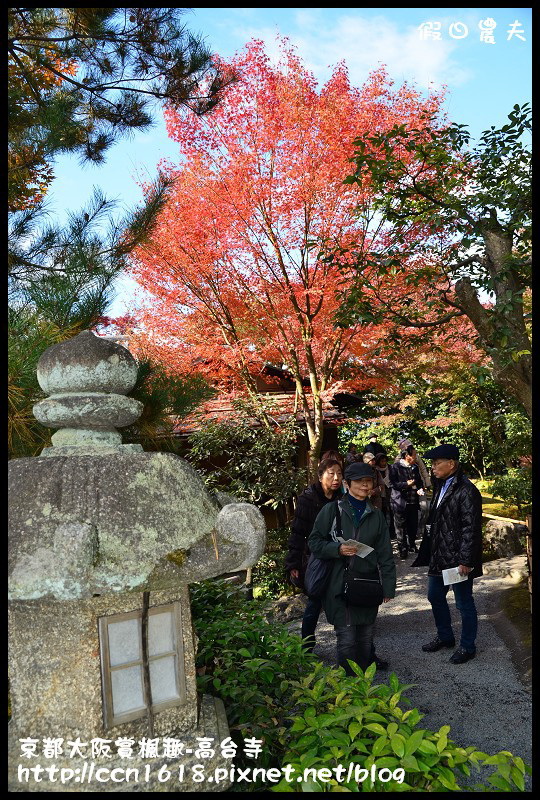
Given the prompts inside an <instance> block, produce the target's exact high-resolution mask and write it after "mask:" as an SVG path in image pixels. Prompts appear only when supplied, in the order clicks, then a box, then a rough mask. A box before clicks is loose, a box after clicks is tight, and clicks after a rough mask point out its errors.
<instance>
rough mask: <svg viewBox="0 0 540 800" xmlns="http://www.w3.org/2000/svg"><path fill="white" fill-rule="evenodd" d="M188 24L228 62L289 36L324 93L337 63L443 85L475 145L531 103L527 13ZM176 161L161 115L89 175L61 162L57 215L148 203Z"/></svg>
mask: <svg viewBox="0 0 540 800" xmlns="http://www.w3.org/2000/svg"><path fill="white" fill-rule="evenodd" d="M184 22H185V24H186V27H187V28H188V29H189V30H190V31H191V32H192V33H195V34H201V35H202V36H203V37H204V38H205V39H206V43H207V45H208V46H209V48H210V49H211V50H212V51H213V52H216V53H219V55H221V56H223V57H225V58H230V57H232V56H233V55H234V54H235V52H237V51H238V50H240V49H241V48H242V47H243V46H244V45H245V43H246V42H247V41H249V39H252V38H257V39H262V40H263V41H264V42H265V43H266V46H267V52H268V53H269V55H271V56H272V55H274V54H276V55H277V50H278V48H277V41H276V36H277V35H278V34H280V35H284V36H287V37H288V38H289V39H290V41H291V42H292V44H294V45H295V46H296V47H297V49H298V52H299V54H300V56H301V58H302V60H303V61H304V64H305V65H306V66H307V67H308V68H309V69H311V70H312V71H313V73H314V74H315V77H316V78H317V80H318V81H319V83H320V85H322V84H324V83H325V82H326V80H327V79H328V78H329V77H330V74H331V71H332V68H333V66H334V65H335V64H336V63H338V62H339V61H340V60H344V61H345V62H346V64H347V66H348V69H349V74H350V78H351V82H352V83H353V84H354V85H356V86H361V85H362V84H363V83H364V81H365V80H366V78H367V77H368V75H369V73H370V71H372V70H373V69H375V68H376V67H377V66H379V65H380V64H381V63H383V64H385V65H386V67H387V69H388V72H389V75H390V77H391V78H392V79H393V80H394V82H395V84H396V85H400V84H402V83H403V82H405V81H407V82H408V83H412V84H414V85H416V87H417V88H418V89H420V90H422V91H427V90H428V88H430V87H436V88H439V87H440V86H442V85H446V86H447V99H446V103H445V108H446V110H447V113H448V116H449V117H450V119H451V120H453V121H455V122H459V123H462V124H465V125H468V126H469V129H470V131H471V133H472V134H473V136H475V137H476V136H478V135H479V134H480V133H481V132H482V130H484V129H486V128H489V127H490V126H491V125H495V126H500V125H502V124H504V122H505V120H506V117H507V115H508V113H509V112H510V110H511V109H512V106H513V105H514V104H516V103H518V104H520V105H521V104H522V103H526V102H530V100H531V94H532V89H531V78H532V54H531V43H532V9H530V8H409V9H398V8H377V9H372V8H193V9H191V10H190V11H189V12H188V13H187V14H186V15H185V17H184ZM424 23H427V25H424ZM480 23H481V24H482V28H480V27H479V24H480ZM493 23H495V26H494V25H493ZM515 23H519V24H515ZM420 26H423V27H422V28H420ZM482 31H483V33H482ZM437 34H438V36H437ZM489 34H491V36H490V35H489ZM434 36H436V37H437V38H434ZM482 37H484V38H486V39H491V40H492V41H482ZM177 153H178V150H177V145H176V144H175V143H174V142H172V141H170V140H169V139H168V137H167V134H166V132H165V127H164V125H163V120H162V115H161V112H160V111H159V110H157V112H156V126H155V127H154V128H152V129H151V130H150V131H148V132H146V133H139V134H136V135H135V136H134V137H133V138H132V139H130V140H127V139H124V140H123V141H122V142H119V143H118V144H116V145H115V146H114V147H113V148H111V150H110V151H109V155H108V158H107V161H106V163H105V164H104V165H103V166H101V167H94V166H87V167H84V168H83V167H81V166H80V165H79V164H78V161H77V159H76V158H73V157H64V158H62V159H59V160H58V162H57V164H56V167H55V174H56V179H55V181H54V182H53V184H52V186H51V189H50V192H49V202H50V208H51V211H53V212H55V213H57V214H59V215H62V214H63V213H64V212H65V211H68V210H72V211H74V210H78V209H79V208H80V207H81V206H82V205H83V204H84V203H85V202H86V201H87V200H88V199H89V198H90V196H91V194H92V187H93V186H99V187H100V188H101V189H102V190H103V192H104V193H105V194H106V196H107V197H109V198H116V199H118V201H119V209H122V208H128V207H132V206H134V205H136V204H137V203H138V202H140V199H141V192H140V189H139V188H138V186H137V180H138V179H142V180H148V179H149V178H152V177H153V176H154V175H155V172H156V165H157V163H158V161H159V160H160V159H161V158H163V157H168V158H170V159H172V160H175V159H176V158H177ZM131 303H132V283H131V281H130V280H129V279H127V280H125V281H122V282H120V283H119V284H118V295H117V299H116V300H115V301H114V303H113V306H112V309H111V313H112V314H113V315H115V314H121V313H123V312H124V309H125V308H126V306H127V305H129V304H131Z"/></svg>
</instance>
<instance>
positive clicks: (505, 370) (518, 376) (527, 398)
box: [455, 278, 532, 420]
mask: <svg viewBox="0 0 540 800" xmlns="http://www.w3.org/2000/svg"><path fill="white" fill-rule="evenodd" d="M455 292H456V299H457V302H458V303H459V306H460V308H462V309H463V311H464V312H465V314H466V315H467V316H468V317H469V319H470V320H471V322H472V324H473V325H474V327H475V328H476V331H477V332H478V336H479V340H480V345H481V347H482V348H483V349H484V350H485V351H486V352H487V353H488V355H489V356H490V358H491V360H492V362H493V377H494V379H495V380H496V381H497V383H499V384H501V386H503V388H504V389H505V390H506V391H507V392H508V394H510V395H511V396H512V397H514V398H515V399H516V400H517V401H518V403H520V405H522V406H523V408H524V410H525V413H526V414H527V416H528V417H529V419H531V420H532V374H531V372H532V370H531V367H532V361H531V356H530V354H529V353H530V342H529V338H528V336H527V331H526V329H525V323H524V321H523V314H522V313H519V308H517V309H516V310H515V313H513V314H512V316H511V318H510V317H509V316H508V315H507V313H503V312H501V311H500V310H499V311H497V306H495V308H493V309H487V308H484V307H483V305H482V304H481V303H480V300H479V299H478V295H477V293H476V289H475V288H474V287H473V286H472V284H471V282H470V281H469V279H468V278H462V279H461V280H459V281H458V282H457V283H456V285H455ZM517 305H518V306H520V304H519V303H518V304H517ZM503 325H504V326H506V327H507V328H508V330H509V331H510V334H509V340H510V341H511V343H512V350H513V351H514V352H520V351H527V352H524V353H523V355H521V356H519V357H517V360H516V361H512V360H510V359H511V356H510V354H509V351H508V350H505V347H503V346H502V345H501V344H500V329H501V328H502V327H503Z"/></svg>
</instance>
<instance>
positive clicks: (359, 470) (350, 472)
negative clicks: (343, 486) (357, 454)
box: [345, 461, 375, 481]
mask: <svg viewBox="0 0 540 800" xmlns="http://www.w3.org/2000/svg"><path fill="white" fill-rule="evenodd" d="M361 478H375V473H374V472H373V470H372V468H371V467H370V466H369V464H363V463H362V462H361V461H355V462H353V463H352V464H349V466H348V467H346V469H345V480H346V481H359V480H360V479H361Z"/></svg>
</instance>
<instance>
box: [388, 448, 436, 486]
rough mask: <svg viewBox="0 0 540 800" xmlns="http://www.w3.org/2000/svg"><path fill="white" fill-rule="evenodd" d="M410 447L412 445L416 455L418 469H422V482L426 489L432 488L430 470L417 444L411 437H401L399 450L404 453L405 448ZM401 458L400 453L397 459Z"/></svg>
mask: <svg viewBox="0 0 540 800" xmlns="http://www.w3.org/2000/svg"><path fill="white" fill-rule="evenodd" d="M408 447H412V453H413V455H414V456H416V464H417V465H418V469H419V471H420V477H421V478H422V482H423V484H424V489H431V475H430V471H429V469H428V468H427V467H426V465H425V463H424V461H423V460H422V458H420V455H419V453H418V451H417V450H416V448H415V446H414V445H413V443H412V442H411V440H410V439H400V441H399V442H398V450H399V452H400V453H402V452H403V450H406V449H407V448H408ZM400 458H401V456H400V455H399V456H397V458H396V461H399V459H400Z"/></svg>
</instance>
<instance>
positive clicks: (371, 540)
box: [309, 463, 396, 675]
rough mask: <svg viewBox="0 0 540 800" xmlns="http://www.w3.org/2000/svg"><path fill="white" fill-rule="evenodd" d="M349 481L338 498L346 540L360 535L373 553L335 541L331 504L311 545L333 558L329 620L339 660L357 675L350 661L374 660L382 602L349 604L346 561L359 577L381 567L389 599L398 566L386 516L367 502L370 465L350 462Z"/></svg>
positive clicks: (361, 663) (326, 599)
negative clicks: (364, 553) (363, 554)
mask: <svg viewBox="0 0 540 800" xmlns="http://www.w3.org/2000/svg"><path fill="white" fill-rule="evenodd" d="M345 480H346V481H347V484H348V486H349V492H348V493H347V494H346V495H345V496H344V497H343V498H342V499H341V500H339V501H338V504H339V508H340V512H341V526H342V531H343V538H344V539H345V540H348V539H357V540H358V541H360V542H363V543H365V544H367V545H369V546H370V547H372V548H373V549H372V551H371V552H370V553H369V554H368V555H367V556H366V557H365V558H358V557H357V556H356V549H355V548H354V547H353V546H351V545H345V544H342V543H340V542H338V541H335V540H333V539H332V537H331V534H330V531H331V529H332V526H333V523H334V520H335V511H334V509H333V508H331V507H330V506H326V507H325V508H323V509H322V510H321V512H320V514H319V515H318V516H317V519H316V520H315V525H314V527H313V531H312V533H311V535H310V537H309V547H310V549H311V551H312V552H313V553H314V554H315V555H316V556H317V557H318V558H323V559H329V560H332V561H333V566H332V573H331V575H330V579H329V581H328V586H327V589H326V592H325V594H324V597H323V601H322V602H323V606H324V610H325V614H326V618H327V620H328V622H330V623H331V624H333V625H334V630H335V631H336V639H337V657H338V664H339V666H341V667H343V668H344V669H345V672H346V674H347V675H354V674H355V673H354V672H353V670H352V669H351V667H350V666H349V663H348V661H349V660H351V661H354V662H356V663H357V664H358V665H359V666H360V667H361V668H362V669H363V670H365V669H367V667H368V666H369V664H370V663H372V662H373V660H374V659H373V628H374V623H375V619H376V617H377V612H378V606H374V607H369V608H366V607H360V606H349V605H347V604H346V601H345V599H344V598H343V596H342V595H343V580H344V570H345V564H346V563H347V561H348V562H349V565H350V566H349V568H350V569H354V570H355V575H356V574H358V575H359V576H362V575H364V576H367V577H369V576H370V575H371V574H376V573H377V572H378V571H380V576H381V582H382V586H383V593H384V602H385V603H387V602H388V601H389V600H391V599H392V598H393V597H394V596H395V591H396V566H395V563H394V558H393V555H392V545H391V543H390V536H389V533H388V528H387V526H386V521H385V519H384V516H383V514H382V512H380V511H379V510H378V509H376V508H374V507H373V505H372V504H371V503H370V501H369V500H368V495H369V492H370V490H371V489H372V488H373V470H372V469H371V467H369V466H368V465H367V464H363V463H355V464H350V465H349V466H348V467H347V468H346V470H345Z"/></svg>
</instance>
